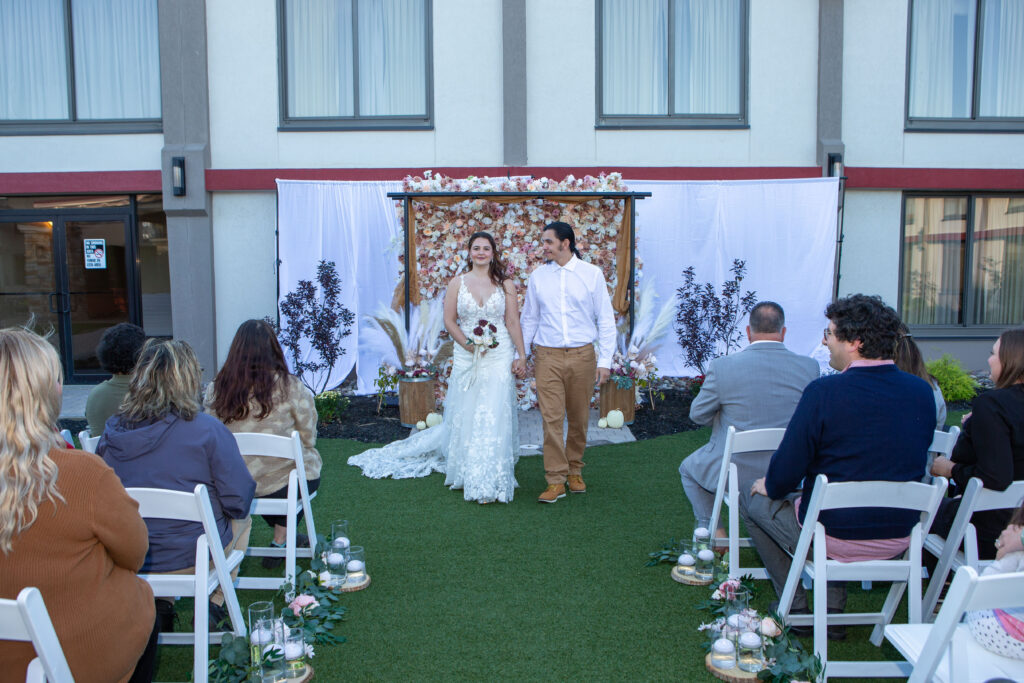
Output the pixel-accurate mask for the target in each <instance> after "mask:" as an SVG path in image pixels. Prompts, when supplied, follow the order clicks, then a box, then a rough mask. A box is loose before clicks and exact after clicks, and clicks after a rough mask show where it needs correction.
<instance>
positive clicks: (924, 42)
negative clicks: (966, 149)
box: [907, 0, 1024, 130]
mask: <svg viewBox="0 0 1024 683" xmlns="http://www.w3.org/2000/svg"><path fill="white" fill-rule="evenodd" d="M1021 36H1024V3H1022V2H1020V1H1019V0H914V1H913V2H912V3H911V6H910V41H909V56H908V60H907V63H908V72H907V88H908V90H907V129H908V130H958V129H959V130H978V129H979V128H981V129H986V128H987V129H990V130H1024V49H1022V42H1021Z"/></svg>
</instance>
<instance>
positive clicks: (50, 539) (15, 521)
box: [0, 328, 157, 681]
mask: <svg viewBox="0 0 1024 683" xmlns="http://www.w3.org/2000/svg"><path fill="white" fill-rule="evenodd" d="M0 392H2V394H0V395H2V396H3V407H2V409H0V597H2V598H8V599H11V598H15V597H17V595H18V593H19V592H20V591H21V590H22V589H23V588H25V587H27V586H35V587H36V588H38V589H39V591H40V592H41V593H42V594H43V600H44V601H45V602H46V608H47V610H48V611H49V613H50V618H51V619H52V620H53V624H54V628H55V629H56V631H57V637H58V638H59V639H60V643H61V646H62V648H63V649H64V654H65V656H66V657H67V660H68V665H69V666H70V667H71V672H72V674H74V676H75V680H76V681H127V680H132V681H149V680H152V677H153V655H154V654H155V651H156V633H157V632H156V629H155V615H154V611H153V591H152V590H150V588H149V584H147V583H146V582H145V581H143V580H142V579H140V578H138V576H136V572H137V571H138V570H139V567H140V566H142V561H143V558H144V557H145V556H146V545H147V543H146V525H145V523H144V522H143V521H142V518H141V517H140V516H139V506H138V505H137V504H136V503H135V501H134V500H132V499H131V498H130V497H129V496H128V494H127V493H125V490H124V487H123V486H122V485H121V482H120V481H119V480H118V478H117V475H115V474H114V472H112V471H111V469H110V468H109V467H107V466H106V465H105V464H103V461H102V460H100V459H99V458H97V457H96V456H94V455H91V454H89V453H86V452H84V451H73V450H68V449H66V448H65V446H64V444H63V440H62V439H61V438H60V435H59V434H58V433H57V432H56V430H55V429H54V427H55V425H56V424H57V417H58V415H59V414H60V405H61V370H60V363H59V362H58V360H57V353H56V352H55V351H54V349H53V347H52V346H51V345H50V344H49V343H47V342H46V340H44V339H42V338H41V337H39V336H38V335H35V334H32V333H31V332H28V331H26V330H21V329H12V328H8V329H3V330H0ZM140 656H141V659H140ZM33 657H35V653H34V652H33V649H32V645H31V644H30V643H15V642H11V641H0V671H2V672H4V673H3V675H2V677H10V679H11V680H23V679H24V678H25V670H26V668H27V667H28V663H29V662H30V661H31V660H32V658H33Z"/></svg>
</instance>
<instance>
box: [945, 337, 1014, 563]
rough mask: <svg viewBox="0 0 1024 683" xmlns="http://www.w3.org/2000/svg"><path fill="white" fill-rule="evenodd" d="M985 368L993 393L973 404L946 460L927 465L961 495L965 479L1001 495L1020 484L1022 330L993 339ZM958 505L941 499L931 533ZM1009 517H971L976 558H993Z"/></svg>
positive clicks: (1004, 513) (1002, 513)
mask: <svg viewBox="0 0 1024 683" xmlns="http://www.w3.org/2000/svg"><path fill="white" fill-rule="evenodd" d="M988 367H989V369H990V370H991V371H992V381H993V382H995V385H996V388H995V389H993V390H992V391H986V392H985V393H983V394H981V395H979V396H978V397H977V398H975V399H974V405H973V407H972V412H971V413H970V414H969V415H968V416H967V417H966V419H965V420H964V424H963V431H962V432H961V433H960V438H959V439H958V440H957V442H956V446H954V447H953V455H952V458H944V457H937V458H935V461H934V462H933V463H932V474H934V475H935V476H938V477H947V478H949V479H950V480H951V481H952V482H953V483H954V484H955V485H956V488H957V490H959V491H961V492H962V491H963V490H964V489H965V488H966V487H967V482H968V481H969V480H970V479H971V477H978V478H979V479H981V483H982V484H983V485H984V486H985V488H987V489H991V490H993V491H1005V490H1006V489H1007V487H1009V485H1010V484H1011V483H1013V482H1014V481H1020V480H1021V479H1024V328H1017V329H1013V330H1007V331H1005V332H1003V333H1002V334H1001V335H1000V336H999V339H997V340H996V343H995V345H994V346H993V347H992V355H990V356H989V358H988ZM959 506H960V498H959V497H956V498H947V499H946V500H943V501H942V505H941V506H940V507H939V513H938V515H936V517H935V523H934V524H933V525H932V533H935V534H938V535H940V536H942V537H945V536H946V535H947V534H948V533H949V530H950V528H951V527H952V526H953V518H954V517H955V516H956V511H957V510H958V509H959ZM1012 513H1013V511H1012V510H988V511H985V512H976V513H974V514H973V515H971V523H972V524H973V525H974V528H975V530H976V531H977V534H978V555H979V557H981V559H991V558H992V557H994V556H995V546H994V543H995V540H996V538H998V537H999V534H1000V533H1001V532H1002V530H1003V528H1004V527H1005V526H1006V525H1007V523H1008V522H1009V521H1010V515H1011V514H1012Z"/></svg>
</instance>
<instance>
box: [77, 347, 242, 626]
mask: <svg viewBox="0 0 1024 683" xmlns="http://www.w3.org/2000/svg"><path fill="white" fill-rule="evenodd" d="M200 372H201V371H200V369H199V361H198V359H196V354H195V352H194V351H192V347H191V346H189V345H188V344H187V343H185V342H183V341H177V340H174V341H171V340H161V339H150V340H149V341H147V342H146V344H145V346H143V347H142V351H141V352H140V353H139V360H138V361H137V362H136V364H135V369H134V370H133V371H132V375H131V380H130V382H129V386H128V393H127V395H125V398H124V402H123V403H121V407H120V409H119V410H118V412H117V413H115V414H114V415H113V416H112V417H111V418H110V419H109V420H107V425H106V428H105V429H104V431H103V437H102V438H101V439H100V441H99V443H98V444H97V446H96V452H97V453H98V454H99V456H100V457H101V458H103V459H104V460H105V461H106V463H107V464H108V465H110V466H111V467H113V468H114V471H115V472H117V475H118V476H119V477H121V483H123V484H124V485H125V486H129V487H130V486H148V487H152V488H159V489H171V490H174V491H189V492H191V491H192V490H193V489H195V487H196V484H206V487H207V489H208V490H209V493H210V504H211V506H212V507H213V515H214V517H215V518H216V519H217V529H218V531H220V537H221V542H222V543H223V544H224V547H225V549H226V550H228V551H230V550H233V549H235V548H240V549H244V548H245V547H246V546H247V545H248V543H249V530H250V528H251V527H252V521H251V520H250V518H249V507H250V505H251V504H252V497H253V493H254V492H255V491H256V482H254V481H253V479H252V477H251V476H249V470H248V469H247V468H246V466H245V461H244V460H242V456H241V454H240V453H239V452H238V446H237V445H236V444H235V437H234V436H232V434H231V432H229V431H228V430H227V427H225V426H224V425H223V424H221V423H220V422H219V421H218V420H217V419H216V418H214V417H211V416H210V415H206V414H205V413H203V412H202V406H201V404H200V402H199V385H200ZM147 524H148V526H149V553H147V555H146V561H145V563H144V564H143V566H142V569H143V571H146V572H155V573H160V572H175V571H184V570H188V569H191V568H192V567H193V566H195V556H196V539H197V538H199V536H200V535H201V534H202V533H203V528H202V525H201V524H199V523H198V522H179V521H173V520H168V519H151V520H148V522H147ZM223 604H224V596H223V595H221V593H220V591H218V592H216V593H215V594H214V595H213V596H212V598H211V604H210V625H211V626H212V627H216V625H217V624H218V623H219V622H220V621H221V620H222V619H223V618H224V617H225V611H224V608H223ZM160 607H161V611H162V612H164V613H165V614H169V613H170V610H171V606H170V605H168V604H161V605H160Z"/></svg>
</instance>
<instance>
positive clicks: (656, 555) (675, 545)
mask: <svg viewBox="0 0 1024 683" xmlns="http://www.w3.org/2000/svg"><path fill="white" fill-rule="evenodd" d="M680 543H681V541H676V539H675V538H671V539H669V540H668V541H666V542H665V543H663V544H662V545H661V549H660V550H655V551H654V552H652V553H647V557H649V558H650V559H649V560H647V564H645V565H644V566H645V567H655V566H657V565H659V564H663V563H669V564H675V563H676V559H677V558H678V557H679V553H680V552H682V549H681V548H680V547H679V544H680Z"/></svg>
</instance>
